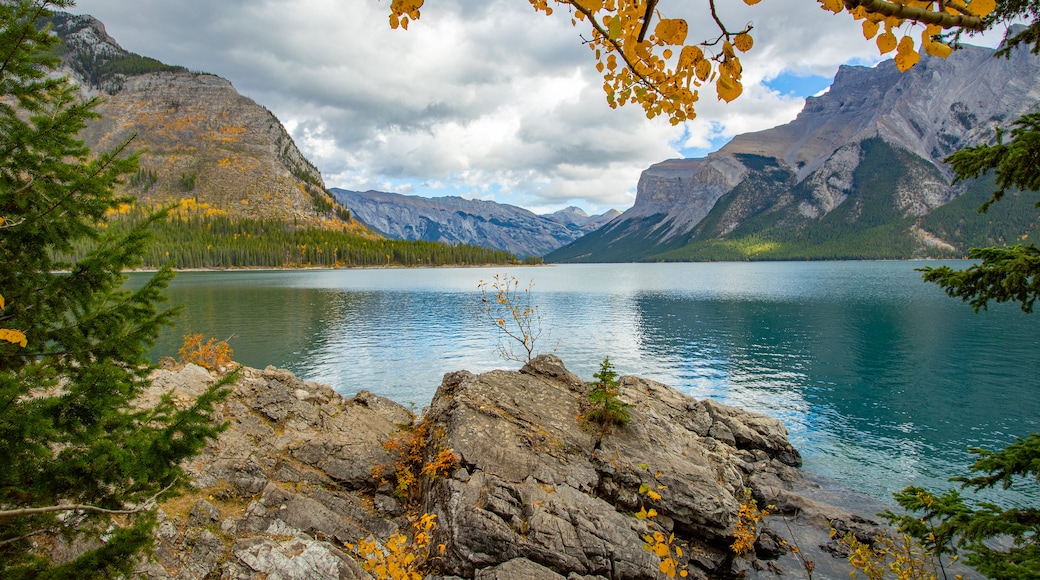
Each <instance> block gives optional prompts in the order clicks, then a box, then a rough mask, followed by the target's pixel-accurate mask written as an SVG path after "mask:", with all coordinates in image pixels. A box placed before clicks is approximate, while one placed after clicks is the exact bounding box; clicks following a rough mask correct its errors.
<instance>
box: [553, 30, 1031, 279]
mask: <svg viewBox="0 0 1040 580" xmlns="http://www.w3.org/2000/svg"><path fill="white" fill-rule="evenodd" d="M993 52H994V51H993V50H992V49H988V48H980V47H973V46H966V47H965V48H964V49H963V50H959V51H956V52H954V53H953V54H952V55H951V56H950V57H949V58H948V59H945V60H944V59H940V58H930V57H928V58H924V59H922V61H921V62H920V63H919V64H918V65H917V66H915V67H914V68H913V69H911V70H910V71H908V72H906V73H900V72H899V71H898V70H897V69H896V67H895V65H894V63H893V62H892V61H887V62H883V63H881V64H879V65H878V66H877V67H876V68H865V67H853V66H843V67H841V68H840V69H839V71H838V74H837V76H836V77H835V79H834V83H833V85H832V86H831V88H830V89H829V91H828V92H826V93H825V94H823V95H821V96H819V97H812V98H809V99H807V100H806V103H805V107H804V108H803V109H802V112H801V113H800V114H799V115H798V117H797V118H796V119H795V120H794V121H792V122H791V123H788V124H786V125H783V126H780V127H776V128H773V129H768V130H765V131H761V132H757V133H749V134H745V135H740V136H737V137H735V138H734V139H733V140H732V141H731V142H730V143H729V144H727V145H726V146H724V147H723V148H722V149H720V150H719V151H717V152H715V153H712V154H710V155H708V156H706V157H704V158H702V159H674V160H669V161H664V162H662V163H658V164H656V165H653V166H651V167H650V168H648V169H647V170H645V171H644V172H643V174H642V176H641V177H640V180H639V185H638V190H637V197H636V202H635V204H634V206H633V207H632V208H631V209H629V210H628V211H626V212H625V213H624V214H623V215H622V216H621V217H620V218H618V219H615V220H614V221H612V222H611V223H610V224H608V225H607V226H606V227H604V228H601V229H599V230H597V231H595V232H593V233H591V234H589V235H588V236H585V237H583V238H581V239H579V240H577V241H576V242H574V243H573V244H570V245H568V246H566V247H564V248H561V249H559V250H557V251H555V252H553V253H551V254H549V255H548V256H547V257H546V259H547V260H549V261H593V262H600V261H605V262H610V261H634V260H712V259H720V260H734V259H805V258H809V259H814V258H909V257H925V256H937V257H938V256H960V255H963V254H964V252H965V251H966V250H967V248H969V247H971V246H978V245H989V244H991V243H1002V242H1003V241H1011V240H1023V239H1032V240H1036V239H1037V234H1036V233H1035V232H1037V228H1036V227H1035V226H1036V224H1035V223H1033V221H1034V220H1035V217H1036V212H1035V210H1034V209H1032V207H1031V206H1032V203H1033V202H1034V201H1035V199H1027V198H1028V197H1029V196H1010V197H1011V199H1009V200H1007V201H1005V202H1002V203H1001V204H997V206H1003V207H997V206H994V208H993V209H991V213H989V214H986V215H979V214H977V213H976V212H975V209H976V208H977V207H978V206H979V205H980V204H981V203H982V201H983V200H985V199H986V198H987V197H988V194H989V193H990V192H992V191H993V187H992V182H991V180H988V179H984V180H981V181H980V182H977V183H961V184H958V185H957V186H951V185H950V182H951V178H952V173H951V171H950V168H949V167H948V166H947V165H945V164H944V163H943V159H944V158H945V157H946V156H948V155H949V154H950V153H952V152H954V151H957V150H958V149H960V148H962V147H964V146H967V145H972V144H978V143H983V142H988V141H991V140H992V139H994V138H995V131H994V128H995V127H998V126H1002V127H1007V126H1008V124H1009V123H1010V122H1011V121H1013V120H1014V119H1016V118H1018V117H1019V116H1020V115H1022V114H1023V113H1025V112H1028V111H1032V110H1036V108H1037V106H1038V103H1040V59H1038V58H1037V56H1036V55H1032V54H1029V53H1028V51H1026V50H1020V51H1016V52H1015V53H1013V54H1012V56H1011V58H1010V59H1003V58H994V57H993ZM1031 232H1032V233H1031ZM1023 236H1025V237H1024V238H1023Z"/></svg>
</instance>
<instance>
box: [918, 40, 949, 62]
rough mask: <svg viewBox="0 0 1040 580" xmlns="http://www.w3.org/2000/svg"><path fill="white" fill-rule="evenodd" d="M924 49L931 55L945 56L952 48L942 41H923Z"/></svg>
mask: <svg viewBox="0 0 1040 580" xmlns="http://www.w3.org/2000/svg"><path fill="white" fill-rule="evenodd" d="M924 51H925V52H926V53H928V54H930V55H932V56H937V57H939V58H946V57H948V56H950V53H952V52H953V49H952V48H950V47H949V46H948V45H946V44H944V43H942V42H926V43H924Z"/></svg>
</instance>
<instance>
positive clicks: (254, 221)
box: [58, 204, 519, 269]
mask: <svg viewBox="0 0 1040 580" xmlns="http://www.w3.org/2000/svg"><path fill="white" fill-rule="evenodd" d="M149 215H150V212H149V211H148V210H146V209H143V208H142V207H139V206H123V207H122V208H120V209H119V211H117V212H113V213H112V214H110V215H109V221H108V224H107V226H106V227H107V228H108V229H109V230H111V231H112V232H113V233H123V232H128V231H130V230H132V229H133V227H135V226H136V225H138V224H140V223H141V222H142V221H144V220H146V219H149ZM150 229H151V230H152V231H153V232H154V234H155V241H154V243H152V244H150V245H149V246H148V248H147V249H146V251H145V253H144V256H143V260H144V263H143V264H142V266H143V267H145V268H158V267H161V266H163V265H165V264H170V265H171V266H172V267H173V268H176V269H186V268H310V267H317V268H349V267H356V266H444V265H484V264H508V263H517V262H519V259H518V258H517V257H516V256H514V255H513V254H510V253H509V252H505V251H501V250H493V249H489V248H483V247H478V246H472V245H463V244H460V245H448V244H441V243H436V242H421V241H401V240H387V239H383V238H381V237H379V236H375V235H373V234H371V233H370V232H368V231H367V230H366V229H364V228H360V227H358V228H354V229H353V230H351V229H331V228H325V229H323V228H315V227H302V226H301V224H300V223H299V222H294V221H292V220H282V219H275V218H235V217H230V216H228V215H225V214H222V213H221V212H219V211H214V210H213V209H212V208H208V207H206V206H204V205H203V206H197V205H196V206H192V205H190V204H187V205H182V206H181V207H179V208H177V209H176V210H174V211H172V212H170V214H169V215H167V216H166V217H160V218H158V219H156V220H154V221H153V223H152V225H151V227H150ZM91 247H92V244H90V243H88V242H86V241H82V242H79V243H78V244H77V245H75V246H74V249H73V251H72V252H71V254H66V255H60V256H58V257H59V258H61V259H69V258H72V261H75V260H78V259H80V258H81V257H82V256H84V255H86V253H87V252H88V250H89V249H90V248H91Z"/></svg>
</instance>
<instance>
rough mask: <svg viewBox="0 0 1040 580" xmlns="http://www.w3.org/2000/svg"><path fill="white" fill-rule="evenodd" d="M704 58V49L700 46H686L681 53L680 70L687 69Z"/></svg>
mask: <svg viewBox="0 0 1040 580" xmlns="http://www.w3.org/2000/svg"><path fill="white" fill-rule="evenodd" d="M701 60H704V51H703V50H701V49H700V47H698V46H684V47H683V49H682V52H680V53H679V64H678V65H677V66H678V68H679V70H685V69H688V68H690V67H691V66H694V65H696V64H697V63H698V62H699V61H701Z"/></svg>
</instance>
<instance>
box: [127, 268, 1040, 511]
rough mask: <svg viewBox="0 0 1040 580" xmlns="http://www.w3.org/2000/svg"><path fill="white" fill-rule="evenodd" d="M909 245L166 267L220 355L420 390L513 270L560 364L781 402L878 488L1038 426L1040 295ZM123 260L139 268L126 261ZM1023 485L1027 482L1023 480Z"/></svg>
mask: <svg viewBox="0 0 1040 580" xmlns="http://www.w3.org/2000/svg"><path fill="white" fill-rule="evenodd" d="M920 265H921V264H919V263H907V262H831V263H754V264H743V263H741V264H610V265H580V266H550V267H539V268H519V269H512V270H502V269H496V270H490V269H477V268H472V269H432V270H339V271H305V272H226V273H220V272H204V273H184V274H181V275H179V276H178V277H177V279H176V280H175V281H174V284H173V287H172V288H171V289H170V291H169V294H170V297H171V299H172V300H173V302H174V303H185V304H186V307H185V309H184V312H183V314H182V316H181V317H180V321H179V323H178V329H176V330H173V331H170V332H168V333H166V334H164V335H163V337H162V338H161V339H160V343H159V345H157V347H156V349H155V354H156V355H159V354H172V353H174V352H175V351H176V349H177V346H178V345H179V344H180V336H181V335H182V334H184V333H186V332H202V333H204V334H205V335H207V336H216V337H219V338H224V337H227V336H230V335H232V334H233V335H235V338H234V339H233V340H232V341H231V344H232V346H233V347H234V349H235V359H236V360H238V361H239V362H242V363H244V364H247V365H250V366H258V367H263V366H266V365H268V364H273V365H275V366H279V367H283V368H288V369H290V370H292V371H293V372H295V373H296V374H297V375H298V376H300V377H303V378H305V379H308V380H315V381H320V382H324V383H327V384H329V385H332V386H333V387H334V388H336V389H337V390H338V391H340V392H341V393H343V394H346V395H350V394H353V393H355V392H357V391H359V390H362V389H365V390H369V391H372V392H375V393H378V394H381V395H385V396H387V397H390V398H392V399H395V400H397V401H400V402H402V403H405V404H409V403H411V404H413V405H415V406H416V407H421V406H423V405H426V404H427V403H429V401H430V399H431V397H432V396H433V393H434V391H435V390H436V388H437V386H438V385H439V383H440V379H441V376H442V375H443V374H444V373H446V372H449V371H454V370H460V369H466V370H470V371H473V372H483V371H486V370H490V369H493V368H517V367H518V366H519V365H518V364H515V363H509V362H506V361H502V360H501V359H499V358H497V356H496V355H495V352H494V350H495V349H494V346H495V341H496V337H495V334H494V333H493V329H492V328H490V327H489V326H488V325H486V324H484V323H481V322H480V321H479V320H478V319H477V317H476V316H475V313H474V309H475V308H476V305H477V303H478V301H479V295H478V293H477V283H478V281H479V280H481V279H489V278H490V277H491V276H493V275H494V274H496V273H503V272H506V271H508V272H510V273H512V274H514V275H516V276H517V277H518V278H519V279H521V280H523V281H526V280H528V279H534V281H535V287H534V291H533V295H534V298H535V301H536V302H537V303H538V304H539V306H540V310H541V312H542V313H543V315H544V317H545V319H544V323H543V324H544V327H545V328H546V330H550V329H551V331H552V336H551V337H550V338H548V339H546V340H543V342H542V345H543V346H549V345H552V344H557V341H558V347H557V354H558V355H559V356H560V357H561V358H562V359H563V360H564V361H565V363H566V364H567V365H568V368H570V369H571V370H573V371H574V372H576V373H578V374H579V375H581V376H582V377H585V378H586V379H591V376H592V373H593V372H595V371H596V370H597V369H598V366H599V362H600V361H602V360H603V358H604V357H607V356H609V357H610V359H611V361H612V362H613V363H614V365H615V366H616V367H617V368H618V370H619V371H620V372H622V373H626V374H635V375H639V376H643V377H646V378H651V379H654V380H658V381H661V382H664V383H667V384H670V385H673V386H675V387H677V388H679V389H680V390H683V391H685V392H687V393H689V394H691V395H693V396H695V397H697V398H706V397H710V398H713V399H717V400H719V401H721V402H723V403H726V404H731V405H736V406H740V407H744V408H748V409H752V410H756V411H759V412H763V413H766V414H769V415H771V416H774V417H777V418H779V419H781V420H782V421H784V423H785V424H786V425H787V426H788V429H789V431H790V432H791V439H792V442H793V443H794V444H795V445H796V446H797V447H798V448H799V449H800V450H801V451H802V453H803V455H804V456H805V463H806V467H807V469H809V470H812V471H814V472H817V473H819V474H821V475H824V476H827V477H831V478H834V479H836V480H838V481H839V482H841V483H842V484H844V485H846V486H848V487H851V488H853V489H858V490H861V491H864V492H866V493H869V494H871V495H873V496H875V497H878V498H881V499H888V498H889V496H890V492H891V491H893V490H897V489H901V488H902V487H905V486H906V485H910V484H915V485H925V486H929V487H946V485H947V484H946V483H945V480H946V479H947V478H948V477H950V476H952V475H957V474H961V473H963V470H964V467H965V466H966V465H967V464H968V463H970V461H971V457H970V456H969V454H968V453H967V452H966V448H967V447H968V446H981V447H987V448H999V447H1003V446H1004V445H1006V444H1007V443H1009V442H1010V441H1012V440H1013V437H1015V436H1024V435H1026V434H1027V433H1030V432H1033V431H1037V430H1040V428H1038V417H1040V397H1038V396H1037V392H1036V387H1037V384H1036V382H1037V379H1036V377H1037V376H1040V372H1038V371H1040V365H1038V363H1037V358H1036V356H1035V353H1036V352H1037V350H1038V347H1040V338H1038V334H1040V333H1038V332H1037V330H1038V326H1037V322H1038V321H1040V319H1037V318H1036V316H1037V315H1032V316H1030V315H1024V314H1022V313H1021V312H1019V311H1018V310H1017V309H1016V308H1015V307H1013V306H1007V305H999V306H997V307H995V308H991V310H990V311H989V312H987V313H984V314H980V315H975V314H973V313H972V311H971V309H970V308H969V307H967V306H966V305H964V304H962V303H960V302H958V301H955V300H952V299H949V298H947V297H946V296H945V295H944V294H943V293H942V292H941V290H940V289H938V288H937V287H935V286H933V285H928V284H924V283H922V282H921V280H920V274H919V273H917V272H914V270H913V268H914V267H917V266H920ZM135 279H137V280H140V279H142V278H141V276H139V275H136V276H135ZM1032 499H1033V500H1036V499H1040V498H1032Z"/></svg>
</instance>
